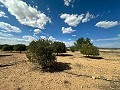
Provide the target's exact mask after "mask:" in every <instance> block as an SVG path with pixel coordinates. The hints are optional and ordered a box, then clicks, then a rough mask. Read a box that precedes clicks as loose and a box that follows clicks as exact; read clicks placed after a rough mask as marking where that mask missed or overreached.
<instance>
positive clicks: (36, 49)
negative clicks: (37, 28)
mask: <svg viewBox="0 0 120 90" xmlns="http://www.w3.org/2000/svg"><path fill="white" fill-rule="evenodd" d="M26 56H27V58H28V59H29V60H30V61H31V62H33V63H37V64H38V65H40V66H41V68H46V67H48V66H50V65H52V64H53V63H54V62H55V60H56V56H55V55H54V54H53V49H52V47H51V43H50V41H48V40H43V39H41V40H38V41H32V42H31V43H30V44H29V46H28V50H27V53H26Z"/></svg>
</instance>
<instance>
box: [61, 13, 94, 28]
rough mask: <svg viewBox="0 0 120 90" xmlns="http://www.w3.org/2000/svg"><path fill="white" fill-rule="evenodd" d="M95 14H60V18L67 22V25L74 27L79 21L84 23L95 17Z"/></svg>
mask: <svg viewBox="0 0 120 90" xmlns="http://www.w3.org/2000/svg"><path fill="white" fill-rule="evenodd" d="M95 17H96V16H94V15H92V14H90V13H89V12H87V13H86V14H80V15H78V14H71V15H70V14H66V13H65V14H61V15H60V18H61V19H64V22H65V23H67V24H68V25H69V26H74V27H76V26H77V25H78V24H79V23H80V22H82V23H86V22H88V21H90V20H91V19H93V18H95Z"/></svg>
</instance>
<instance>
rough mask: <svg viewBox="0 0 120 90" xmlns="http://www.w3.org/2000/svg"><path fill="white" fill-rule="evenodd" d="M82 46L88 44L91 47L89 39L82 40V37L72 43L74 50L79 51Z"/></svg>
mask: <svg viewBox="0 0 120 90" xmlns="http://www.w3.org/2000/svg"><path fill="white" fill-rule="evenodd" d="M83 44H89V45H92V43H91V42H90V39H89V38H86V39H84V38H83V37H81V38H79V39H78V40H76V42H75V43H74V45H75V46H76V49H77V50H78V49H80V48H81V47H82V45H83Z"/></svg>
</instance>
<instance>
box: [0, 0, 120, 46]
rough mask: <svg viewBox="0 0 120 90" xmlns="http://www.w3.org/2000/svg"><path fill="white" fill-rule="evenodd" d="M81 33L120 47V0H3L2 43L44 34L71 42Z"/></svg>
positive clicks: (0, 1) (0, 12) (26, 40)
mask: <svg viewBox="0 0 120 90" xmlns="http://www.w3.org/2000/svg"><path fill="white" fill-rule="evenodd" d="M80 37H84V38H90V39H91V42H92V43H93V44H94V45H95V46H97V47H107V48H120V0H0V44H20V43H21V44H26V45H29V43H30V42H31V41H33V40H38V39H41V38H42V39H49V40H52V41H61V42H64V43H65V44H66V46H71V45H73V44H74V42H75V41H76V40H77V39H78V38H80Z"/></svg>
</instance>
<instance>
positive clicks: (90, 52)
mask: <svg viewBox="0 0 120 90" xmlns="http://www.w3.org/2000/svg"><path fill="white" fill-rule="evenodd" d="M80 52H81V53H82V54H84V55H86V56H98V55H99V50H98V49H97V47H95V46H93V45H89V44H83V45H82V46H81V48H80Z"/></svg>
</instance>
